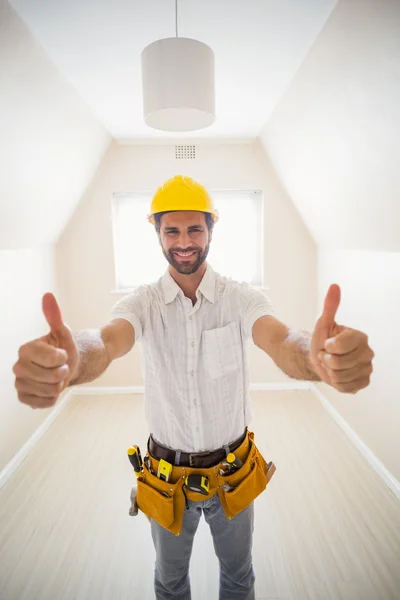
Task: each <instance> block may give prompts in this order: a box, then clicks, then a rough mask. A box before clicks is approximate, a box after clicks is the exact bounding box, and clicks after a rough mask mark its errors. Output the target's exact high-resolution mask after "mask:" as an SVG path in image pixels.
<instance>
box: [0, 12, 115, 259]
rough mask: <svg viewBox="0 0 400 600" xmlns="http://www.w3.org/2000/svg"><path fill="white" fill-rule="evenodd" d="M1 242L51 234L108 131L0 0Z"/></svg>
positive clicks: (43, 239) (44, 240) (5, 245)
mask: <svg viewBox="0 0 400 600" xmlns="http://www.w3.org/2000/svg"><path fill="white" fill-rule="evenodd" d="M0 131H1V139H0V165H1V167H0V249H13V248H22V247H26V248H27V247H34V246H40V245H44V244H48V243H52V242H54V241H55V240H56V239H57V238H58V235H59V233H60V232H61V231H62V229H63V227H64V226H65V224H66V222H67V220H68V218H69V217H70V215H71V214H72V213H73V211H74V209H75V207H76V205H77V204H78V202H79V200H80V198H81V196H82V193H83V191H84V190H85V188H86V186H87V185H88V183H89V181H90V179H91V177H92V176H93V174H94V172H95V170H96V168H97V166H98V164H99V162H100V160H101V157H102V156H103V154H104V152H105V150H106V148H107V146H108V144H109V142H110V140H111V137H110V135H109V133H108V132H107V131H106V129H105V128H104V127H103V125H102V124H101V123H100V122H99V121H98V119H97V118H96V117H95V116H94V115H93V113H92V111H91V110H90V109H89V108H88V107H87V105H86V104H85V102H84V101H83V100H82V99H81V98H80V97H79V95H78V94H77V92H76V91H75V90H74V89H73V88H72V86H71V85H70V84H69V83H68V82H67V81H66V80H65V79H64V78H63V77H62V75H60V73H59V71H58V70H57V68H56V67H55V66H54V64H53V63H52V62H51V60H50V59H49V57H48V55H47V54H46V52H45V51H44V50H43V48H42V47H41V46H40V45H39V43H38V42H37V40H36V39H35V38H34V37H33V35H32V34H31V33H30V32H29V30H28V29H27V27H26V25H25V24H24V23H23V22H22V21H21V19H20V17H19V16H18V15H17V14H16V13H15V12H14V10H13V9H12V8H11V7H10V5H9V4H8V3H7V2H6V1H5V0H0Z"/></svg>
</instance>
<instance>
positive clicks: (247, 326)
mask: <svg viewBox="0 0 400 600" xmlns="http://www.w3.org/2000/svg"><path fill="white" fill-rule="evenodd" d="M243 296H244V301H245V309H244V317H243V329H244V335H245V336H246V338H250V337H252V331H253V325H254V323H255V322H256V321H257V319H259V318H260V317H264V316H266V315H272V316H275V313H274V309H273V308H272V304H271V302H270V301H269V298H268V297H267V296H266V295H265V294H264V293H263V292H262V291H261V290H258V289H256V288H253V287H251V286H246V287H245V288H244V289H243Z"/></svg>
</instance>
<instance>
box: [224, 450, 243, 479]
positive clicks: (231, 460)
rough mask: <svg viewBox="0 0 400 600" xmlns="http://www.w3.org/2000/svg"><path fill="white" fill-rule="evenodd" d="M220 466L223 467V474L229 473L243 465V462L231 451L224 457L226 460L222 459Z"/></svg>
mask: <svg viewBox="0 0 400 600" xmlns="http://www.w3.org/2000/svg"><path fill="white" fill-rule="evenodd" d="M221 466H222V467H223V471H224V473H223V474H224V475H230V474H232V473H234V472H235V471H237V470H238V469H240V467H242V466H243V462H242V461H241V460H240V458H239V457H238V456H236V454H233V452H229V454H228V456H227V457H226V460H224V462H223V463H222V465H221ZM221 475H222V473H221Z"/></svg>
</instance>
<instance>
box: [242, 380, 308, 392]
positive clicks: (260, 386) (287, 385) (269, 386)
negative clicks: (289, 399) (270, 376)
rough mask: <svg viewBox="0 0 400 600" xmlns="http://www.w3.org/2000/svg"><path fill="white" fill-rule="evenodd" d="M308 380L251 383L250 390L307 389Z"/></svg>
mask: <svg viewBox="0 0 400 600" xmlns="http://www.w3.org/2000/svg"><path fill="white" fill-rule="evenodd" d="M309 389H310V382H309V381H278V382H276V383H251V384H250V391H252V392H262V391H268V390H271V391H273V390H278V391H279V390H281V391H283V390H309Z"/></svg>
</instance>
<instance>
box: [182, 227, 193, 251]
mask: <svg viewBox="0 0 400 600" xmlns="http://www.w3.org/2000/svg"><path fill="white" fill-rule="evenodd" d="M190 245H191V240H190V235H189V234H188V233H187V231H182V232H181V234H180V236H179V246H180V247H181V248H182V249H185V248H188V247H189V246H190Z"/></svg>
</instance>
